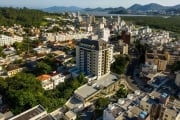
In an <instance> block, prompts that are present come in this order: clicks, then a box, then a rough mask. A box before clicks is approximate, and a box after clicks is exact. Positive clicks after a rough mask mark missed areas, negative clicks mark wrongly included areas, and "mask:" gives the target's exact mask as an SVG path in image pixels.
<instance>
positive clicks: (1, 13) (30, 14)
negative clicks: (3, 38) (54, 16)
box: [0, 7, 48, 27]
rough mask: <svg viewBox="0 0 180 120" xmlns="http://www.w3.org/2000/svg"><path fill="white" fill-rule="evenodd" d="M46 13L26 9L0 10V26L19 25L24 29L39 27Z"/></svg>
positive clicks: (10, 8)
mask: <svg viewBox="0 0 180 120" xmlns="http://www.w3.org/2000/svg"><path fill="white" fill-rule="evenodd" d="M47 14H48V13H45V12H42V11H40V10H32V9H28V8H12V7H9V8H7V7H5V8H0V25H5V26H12V25H14V24H20V25H23V26H25V27H29V26H37V27H39V26H40V25H41V23H42V21H43V18H44V16H45V15H47Z"/></svg>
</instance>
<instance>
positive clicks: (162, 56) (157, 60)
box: [145, 50, 169, 71]
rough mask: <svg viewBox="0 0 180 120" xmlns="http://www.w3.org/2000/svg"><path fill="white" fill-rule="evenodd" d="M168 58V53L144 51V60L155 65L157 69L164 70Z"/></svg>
mask: <svg viewBox="0 0 180 120" xmlns="http://www.w3.org/2000/svg"><path fill="white" fill-rule="evenodd" d="M168 60H169V53H168V52H165V53H162V52H159V51H156V50H154V51H146V55H145V62H146V63H151V64H155V65H157V69H158V71H165V70H166V66H167V64H168Z"/></svg>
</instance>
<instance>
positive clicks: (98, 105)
mask: <svg viewBox="0 0 180 120" xmlns="http://www.w3.org/2000/svg"><path fill="white" fill-rule="evenodd" d="M109 103H110V102H109V100H108V99H107V98H99V99H97V101H96V103H95V106H96V108H98V109H104V108H106V107H107V105H108V104H109Z"/></svg>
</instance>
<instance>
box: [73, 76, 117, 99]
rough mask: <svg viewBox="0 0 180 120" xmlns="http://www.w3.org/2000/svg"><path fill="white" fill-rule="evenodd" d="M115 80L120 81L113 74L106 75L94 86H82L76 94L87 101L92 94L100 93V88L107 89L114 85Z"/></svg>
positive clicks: (95, 82)
mask: <svg viewBox="0 0 180 120" xmlns="http://www.w3.org/2000/svg"><path fill="white" fill-rule="evenodd" d="M115 79H118V77H117V76H115V75H113V74H108V75H105V76H103V77H101V78H100V79H98V80H96V81H94V83H93V84H92V85H88V84H85V85H83V86H81V87H80V88H78V89H77V90H76V91H75V94H77V95H79V96H81V97H82V98H84V99H85V98H87V97H89V96H91V95H92V94H95V93H96V92H98V91H99V89H100V88H102V87H107V86H109V85H111V84H113V83H114V82H115Z"/></svg>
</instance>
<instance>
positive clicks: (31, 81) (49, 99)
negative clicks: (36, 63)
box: [0, 73, 86, 114]
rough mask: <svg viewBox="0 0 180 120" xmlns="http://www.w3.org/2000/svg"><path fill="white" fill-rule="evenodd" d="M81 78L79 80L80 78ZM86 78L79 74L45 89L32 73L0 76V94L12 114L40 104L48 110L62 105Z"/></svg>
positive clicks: (50, 110)
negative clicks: (49, 88)
mask: <svg viewBox="0 0 180 120" xmlns="http://www.w3.org/2000/svg"><path fill="white" fill-rule="evenodd" d="M80 79H81V80H80ZM85 82H86V79H85V78H84V77H83V76H82V75H81V76H79V77H77V78H76V79H70V80H68V81H66V82H65V83H62V84H60V85H59V86H57V88H55V89H53V90H49V91H45V90H44V89H43V88H42V86H41V83H40V82H39V81H38V80H37V79H36V77H35V76H34V75H33V74H30V73H19V74H17V75H15V76H14V77H12V78H7V79H3V78H0V94H2V95H3V96H4V97H5V101H7V103H8V105H9V106H10V110H11V111H12V112H13V113H14V114H19V113H21V112H23V111H25V110H27V109H30V108H31V107H34V106H36V105H38V104H41V105H42V106H44V107H45V108H46V110H47V111H48V112H52V111H53V110H55V109H57V108H59V107H62V106H63V105H64V103H65V102H66V101H67V100H68V99H69V98H70V97H71V96H72V94H73V91H74V90H75V89H77V88H78V87H79V86H81V85H83V84H84V83H85Z"/></svg>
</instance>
